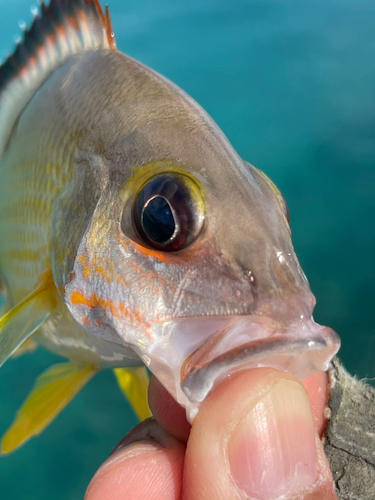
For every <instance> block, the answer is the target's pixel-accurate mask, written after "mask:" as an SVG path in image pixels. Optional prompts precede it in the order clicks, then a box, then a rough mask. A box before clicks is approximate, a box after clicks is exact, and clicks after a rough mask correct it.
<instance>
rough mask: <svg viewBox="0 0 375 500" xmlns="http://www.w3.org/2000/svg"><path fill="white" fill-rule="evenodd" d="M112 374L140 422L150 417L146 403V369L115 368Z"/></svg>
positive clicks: (141, 367) (142, 367)
mask: <svg viewBox="0 0 375 500" xmlns="http://www.w3.org/2000/svg"><path fill="white" fill-rule="evenodd" d="M113 371H114V373H115V375H116V378H117V382H118V385H119V386H120V389H121V390H122V392H123V393H124V394H125V396H126V397H127V398H128V399H129V401H130V403H131V405H132V407H133V410H134V412H135V413H136V415H137V416H138V418H139V419H140V420H145V419H146V418H148V417H151V412H150V408H149V407H148V403H147V389H148V381H149V379H148V374H147V370H146V367H144V366H140V367H138V368H115V369H114V370H113Z"/></svg>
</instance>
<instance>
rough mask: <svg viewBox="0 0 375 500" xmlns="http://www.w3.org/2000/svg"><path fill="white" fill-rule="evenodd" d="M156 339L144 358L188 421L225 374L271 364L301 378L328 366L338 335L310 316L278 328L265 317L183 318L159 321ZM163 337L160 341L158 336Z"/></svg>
mask: <svg viewBox="0 0 375 500" xmlns="http://www.w3.org/2000/svg"><path fill="white" fill-rule="evenodd" d="M155 336H156V338H158V339H159V340H158V342H156V343H155V345H154V346H153V347H151V346H150V347H151V348H149V349H148V351H149V352H148V353H147V356H142V355H141V357H142V359H143V360H144V361H145V362H146V364H147V365H148V366H149V368H150V370H151V371H152V372H153V373H154V374H155V375H156V377H157V378H159V380H160V381H161V382H162V383H163V385H164V386H165V387H166V388H167V390H168V391H169V392H170V393H171V394H172V396H173V397H174V398H175V399H176V400H177V402H178V403H180V404H181V405H182V406H184V407H185V408H186V410H187V416H188V419H189V420H190V421H192V420H193V419H194V417H195V415H196V414H197V412H198V408H199V405H200V403H201V402H202V401H203V400H204V399H205V397H206V396H207V394H208V393H209V392H210V391H211V389H212V388H213V387H215V386H216V385H217V383H219V382H220V381H221V380H222V379H223V378H225V377H227V376H228V375H230V374H233V373H236V372H238V371H239V370H243V369H248V368H257V367H271V368H275V369H279V370H283V371H286V372H288V373H291V374H292V375H295V376H296V377H298V378H299V379H301V380H302V379H304V378H306V377H308V376H309V375H312V374H313V373H315V372H316V371H320V370H323V371H325V370H327V368H328V366H329V363H330V361H331V359H332V358H333V356H334V355H335V354H336V353H337V351H338V349H339V347H340V339H339V337H338V335H337V334H336V333H335V332H334V331H333V330H332V329H330V328H328V327H323V326H320V325H318V324H316V323H315V322H314V321H313V320H312V319H309V320H301V321H300V322H298V323H296V324H293V325H289V326H288V328H284V329H281V328H280V327H278V325H276V324H274V323H273V322H272V321H270V320H268V319H267V318H264V317H257V316H229V317H228V316H227V317H211V318H184V319H177V320H174V321H168V322H166V323H165V324H163V325H162V327H161V325H159V327H158V331H157V332H156V331H155ZM162 337H164V341H161V339H162Z"/></svg>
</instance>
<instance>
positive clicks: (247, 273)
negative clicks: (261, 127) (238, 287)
mask: <svg viewBox="0 0 375 500" xmlns="http://www.w3.org/2000/svg"><path fill="white" fill-rule="evenodd" d="M244 274H245V278H246V279H247V281H249V283H251V284H252V285H255V276H254V274H253V272H252V271H250V269H246V270H245V271H244Z"/></svg>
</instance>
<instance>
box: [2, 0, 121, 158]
mask: <svg viewBox="0 0 375 500" xmlns="http://www.w3.org/2000/svg"><path fill="white" fill-rule="evenodd" d="M40 9H41V14H40V15H37V16H36V17H35V18H34V21H33V23H32V25H31V27H30V28H29V29H28V30H25V31H24V39H23V40H22V41H20V42H19V43H18V44H17V46H16V49H15V51H14V52H13V54H12V55H11V56H9V57H8V59H7V60H6V61H5V62H4V64H2V65H1V66H0V158H1V156H2V154H3V151H4V148H5V146H6V143H7V140H8V138H9V135H10V133H11V129H12V126H13V124H14V122H15V120H16V119H17V117H18V115H19V113H20V111H21V110H22V109H23V107H24V106H25V104H26V103H27V102H28V101H29V99H30V98H31V97H32V95H33V94H34V92H35V91H36V90H37V88H38V87H39V86H40V85H41V83H42V82H43V81H44V80H45V78H46V77H47V76H48V74H49V73H50V72H51V71H53V70H54V69H55V68H57V67H58V66H60V64H62V63H63V62H64V61H65V60H66V59H67V58H68V57H69V56H70V55H72V54H75V53H76V52H78V51H80V50H85V49H95V48H99V47H101V48H112V49H116V42H115V37H114V33H113V29H112V23H111V18H110V15H109V10H108V6H106V9H105V12H103V10H102V8H101V6H100V3H99V0H51V2H50V3H49V5H48V6H47V5H46V4H44V3H41V6H40Z"/></svg>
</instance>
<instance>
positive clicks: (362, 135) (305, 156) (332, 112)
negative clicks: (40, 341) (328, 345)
mask: <svg viewBox="0 0 375 500" xmlns="http://www.w3.org/2000/svg"><path fill="white" fill-rule="evenodd" d="M109 4H110V9H111V12H112V19H113V25H114V30H115V34H116V38H117V44H118V47H119V49H120V50H122V51H124V52H126V53H127V54H129V55H131V56H133V57H134V58H136V59H138V60H140V61H142V62H143V63H145V64H147V65H149V66H151V67H152V68H154V69H155V70H157V71H159V72H160V73H162V74H163V75H165V76H167V77H168V78H169V79H171V80H172V81H174V82H175V83H177V84H178V85H180V86H181V87H182V88H183V89H184V90H185V91H187V92H188V93H189V94H190V95H191V96H192V97H194V98H195V99H196V100H197V101H198V102H199V103H200V104H201V105H202V106H203V107H204V108H205V109H206V110H207V111H208V112H209V113H210V114H211V116H212V117H213V118H214V119H215V120H216V122H217V123H218V124H219V126H220V127H221V128H222V129H223V131H224V133H225V134H226V135H227V136H228V137H229V140H230V141H231V142H232V144H233V146H234V147H235V148H236V150H237V151H238V153H239V154H240V155H241V156H242V157H243V158H244V159H246V160H248V161H249V162H251V163H253V164H254V165H256V166H257V167H259V168H261V169H262V170H264V171H265V172H266V173H267V174H268V175H269V176H270V177H271V178H272V179H273V180H274V181H275V182H276V184H277V185H278V186H279V187H280V189H281V191H282V192H283V193H284V195H285V197H286V199H287V201H288V203H289V207H290V212H291V225H292V231H293V237H294V245H295V248H296V251H297V255H298V256H299V258H300V261H301V264H302V267H303V269H304V270H305V273H306V275H307V276H308V278H309V280H310V284H311V288H312V290H313V291H314V293H315V295H316V296H317V300H318V304H317V306H316V310H315V318H316V320H317V321H318V322H320V323H323V324H326V325H330V326H331V327H333V328H334V329H335V330H336V331H337V332H338V333H339V334H340V336H341V338H342V341H343V345H342V349H341V352H340V355H341V358H342V359H343V360H344V363H345V364H346V366H347V368H348V369H349V370H350V371H351V372H352V373H356V374H357V375H358V376H359V377H374V376H375V327H374V321H373V317H374V310H375V262H374V258H375V64H374V61H375V29H374V27H375V5H374V2H373V0H304V1H303V2H300V1H298V0H190V1H189V2H187V1H185V0H128V1H121V0H109ZM0 8H1V15H0V54H1V55H2V56H4V55H5V54H6V52H7V51H9V50H10V49H11V48H12V45H13V43H14V42H13V39H14V35H17V34H19V32H20V30H19V29H18V27H17V26H18V22H19V21H20V20H24V21H26V22H27V23H29V22H30V19H31V15H30V0H0ZM0 182H1V178H0ZM223 209H225V207H223ZM0 216H1V215H0ZM56 359H57V358H56V357H55V356H53V355H52V354H50V353H47V352H45V351H43V350H42V349H40V350H39V351H37V352H35V353H34V354H32V355H27V356H24V357H22V358H19V359H16V360H11V361H9V362H8V363H6V364H5V366H4V367H3V368H2V369H1V373H0V432H1V434H2V433H3V431H4V430H5V429H6V427H7V426H8V425H9V423H10V422H11V420H12V418H13V415H14V413H15V411H16V410H17V409H18V407H19V406H20V404H21V403H22V402H23V400H24V398H25V397H26V395H27V393H28V392H29V390H30V388H31V386H32V383H33V381H34V379H35V377H36V376H37V375H38V374H40V373H41V372H42V371H43V370H44V369H45V368H46V367H47V366H48V365H50V364H51V363H52V362H56ZM135 423H136V420H135V418H134V416H133V415H132V413H131V411H130V409H129V407H128V405H127V403H126V401H125V400H124V399H123V397H122V396H121V394H120V392H119V390H118V389H117V387H116V384H115V383H114V379H113V376H112V373H110V372H107V373H106V372H104V373H101V374H99V375H98V376H97V377H95V378H94V379H93V380H92V381H91V382H90V384H89V385H88V386H87V387H85V388H84V389H83V391H82V392H81V393H80V395H79V396H78V397H77V398H75V400H74V401H73V402H72V403H71V404H70V405H69V407H68V408H67V409H66V410H65V411H64V412H63V413H62V414H61V415H60V416H59V417H58V418H57V419H56V421H55V422H54V423H53V424H52V425H51V426H50V427H49V428H48V429H47V431H45V432H44V433H43V434H42V435H41V436H40V437H39V438H36V439H33V440H31V441H30V442H29V443H28V444H27V445H25V446H24V447H23V448H21V449H20V450H19V451H17V452H15V453H14V454H12V455H10V456H7V457H4V458H0V498H11V499H12V500H13V499H15V500H26V499H27V500H34V499H35V500H36V499H37V500H50V499H51V498H53V499H54V500H60V499H64V500H67V499H69V500H76V499H77V500H78V499H82V498H83V494H84V490H85V487H86V486H87V484H88V482H89V480H90V478H91V476H92V475H93V474H94V472H95V470H96V468H97V467H98V466H99V464H100V463H101V462H102V461H103V460H104V459H105V457H106V456H107V454H108V453H109V452H110V450H111V449H112V447H113V446H114V445H115V444H116V442H117V441H118V440H119V439H120V438H121V437H122V436H123V435H124V434H125V433H126V432H127V430H128V429H129V428H130V427H131V426H133V425H134V424H135Z"/></svg>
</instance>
